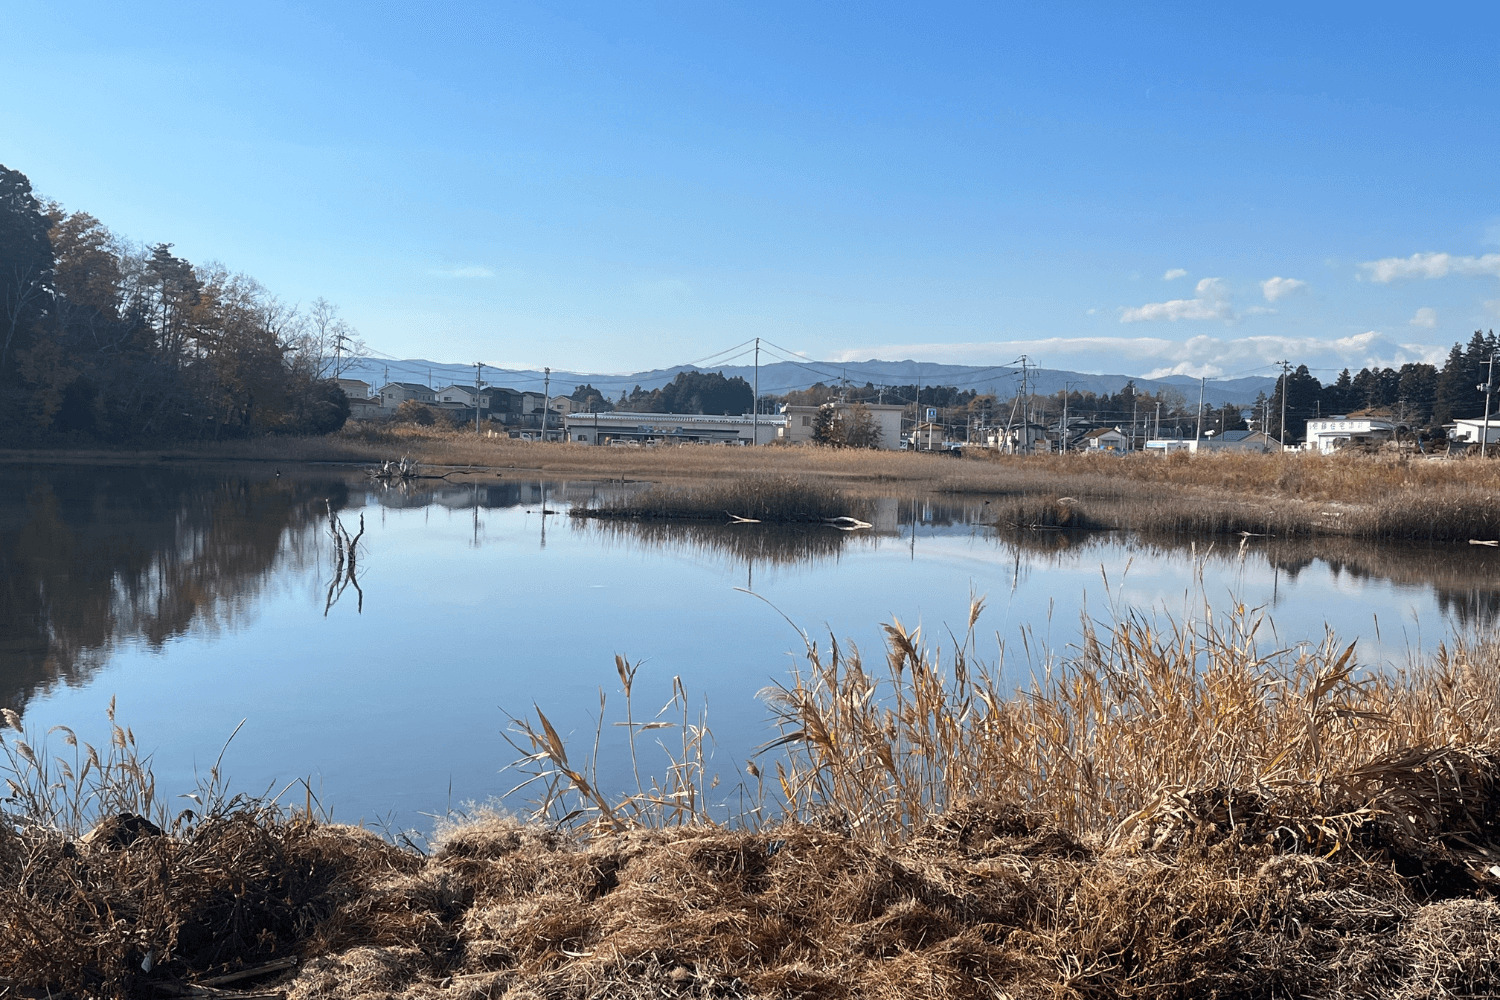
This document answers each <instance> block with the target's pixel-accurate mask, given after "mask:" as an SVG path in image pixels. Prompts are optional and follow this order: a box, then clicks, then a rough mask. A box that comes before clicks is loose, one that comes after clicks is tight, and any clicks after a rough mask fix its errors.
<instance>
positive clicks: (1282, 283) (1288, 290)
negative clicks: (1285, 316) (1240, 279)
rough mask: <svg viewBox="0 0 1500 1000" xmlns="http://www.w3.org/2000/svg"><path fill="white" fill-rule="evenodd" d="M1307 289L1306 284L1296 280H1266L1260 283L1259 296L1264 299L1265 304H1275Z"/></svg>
mask: <svg viewBox="0 0 1500 1000" xmlns="http://www.w3.org/2000/svg"><path fill="white" fill-rule="evenodd" d="M1306 287H1307V282H1305V281H1300V280H1298V279H1297V278H1267V279H1266V280H1265V281H1262V282H1261V283H1260V290H1261V294H1263V295H1264V296H1265V297H1266V301H1267V302H1275V301H1277V300H1279V299H1284V298H1286V297H1287V296H1288V295H1290V294H1292V293H1293V292H1296V291H1300V290H1301V289H1304V288H1306Z"/></svg>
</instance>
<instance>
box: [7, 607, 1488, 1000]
mask: <svg viewBox="0 0 1500 1000" xmlns="http://www.w3.org/2000/svg"><path fill="white" fill-rule="evenodd" d="M978 616H979V611H978V609H977V608H976V609H975V610H974V612H973V614H972V615H971V620H970V629H969V631H968V633H967V634H965V635H963V636H960V637H957V638H949V641H948V644H947V645H948V647H949V648H948V650H947V652H946V655H944V656H940V655H939V653H938V651H937V650H936V648H929V647H927V646H926V645H925V644H924V643H923V641H922V638H921V636H920V635H919V634H917V633H915V632H914V631H909V630H906V629H903V628H902V627H901V626H900V625H899V624H895V623H893V624H892V626H890V628H889V629H888V630H887V648H886V650H885V656H884V658H883V660H882V662H881V664H880V665H879V667H878V668H870V667H867V666H866V665H865V663H864V661H863V659H862V657H860V656H859V655H858V653H857V652H855V651H852V650H845V649H842V648H839V649H834V648H830V649H828V650H826V651H824V650H819V649H814V648H811V647H810V648H809V651H808V662H807V666H806V668H805V670H804V671H803V673H802V676H801V677H800V678H797V679H794V680H793V681H791V682H790V683H789V684H788V685H787V686H786V687H785V688H783V689H781V690H779V691H777V692H776V693H775V694H774V697H773V704H774V705H775V706H776V709H777V711H778V713H779V715H780V717H781V719H782V734H781V736H780V746H778V747H776V748H775V749H773V750H769V751H767V753H766V755H764V756H763V758H762V763H761V767H762V768H763V769H764V770H765V772H766V775H767V781H766V785H767V787H769V788H771V789H773V790H775V789H779V790H780V796H781V798H782V799H783V801H782V802H781V803H780V804H781V805H783V806H784V807H785V811H786V813H787V815H786V817H785V818H775V819H768V820H767V821H766V822H764V823H754V822H752V823H751V824H750V825H749V826H748V827H738V828H732V827H725V826H721V825H715V824H713V823H709V822H706V821H705V819H704V817H705V809H704V807H703V803H704V802H705V801H706V800H705V796H708V795H713V794H718V795H720V796H722V795H723V793H722V792H717V793H715V792H714V791H713V790H712V789H711V787H710V786H711V781H709V780H708V779H707V777H706V772H705V771H704V770H703V767H702V762H703V755H702V746H703V741H702V738H703V733H702V731H701V727H700V726H699V724H698V723H697V722H695V721H694V720H692V719H691V718H690V717H689V716H687V715H681V716H680V717H679V719H678V720H677V721H673V722H672V724H671V725H672V727H673V728H675V729H678V730H680V731H678V732H676V733H675V735H673V742H674V744H675V743H676V742H677V741H678V738H679V737H680V740H681V748H680V749H679V750H676V751H674V754H673V761H672V763H671V766H670V767H669V769H668V773H667V774H665V775H662V776H660V778H659V779H657V780H655V781H653V780H651V778H650V776H649V775H648V776H647V777H646V778H644V779H643V780H642V782H641V791H638V792H637V793H635V794H633V795H631V796H627V797H625V798H624V799H623V800H622V799H611V798H609V797H608V796H606V795H605V794H604V793H602V792H601V791H600V790H599V789H597V788H596V787H594V786H593V785H588V786H587V787H586V788H585V787H583V786H582V785H581V784H580V781H579V780H578V779H582V781H584V782H587V781H588V780H589V779H590V776H591V769H590V766H589V762H588V761H586V760H585V761H578V762H570V761H569V759H568V748H567V747H566V746H564V745H563V743H562V741H561V740H560V739H559V738H558V737H557V734H556V733H555V732H553V731H552V729H551V727H550V726H549V725H547V724H546V722H545V720H544V719H542V718H539V719H538V720H537V722H536V723H533V724H530V725H529V726H526V727H524V728H521V729H519V730H518V731H517V732H516V733H515V734H513V736H514V738H515V739H517V741H518V742H519V743H521V744H522V745H523V747H524V748H526V749H528V750H529V753H528V757H529V761H530V763H529V765H527V766H529V767H531V768H533V769H534V770H535V772H536V774H537V775H538V782H539V785H542V786H545V787H546V788H547V789H549V791H548V793H547V794H546V795H544V796H543V798H544V801H543V803H542V804H543V805H544V806H549V807H552V808H553V809H554V815H559V814H560V815H564V816H571V820H570V822H573V823H575V824H578V826H577V827H576V828H575V829H572V830H568V829H558V828H556V827H555V826H542V825H539V824H536V823H521V822H518V821H516V820H512V819H507V818H501V817H497V816H486V815H480V816H477V817H475V818H473V819H471V820H469V821H468V822H466V823H463V824H460V825H457V826H454V827H450V828H448V829H445V830H443V831H441V832H440V834H439V835H438V837H437V838H436V840H435V842H434V849H433V851H432V852H431V854H430V855H427V856H423V855H419V854H418V853H416V852H415V851H411V850H404V849H399V848H396V847H393V846H391V845H390V844H387V843H384V842H382V841H381V840H379V839H378V838H376V837H374V836H372V835H370V834H368V833H365V832H363V831H358V830H352V829H349V828H342V827H332V826H325V825H319V824H316V823H312V822H310V821H308V820H306V819H305V818H304V819H300V820H287V819H282V818H278V817H276V816H274V815H269V814H264V813H262V814H254V813H242V814H241V816H242V818H239V819H236V818H235V817H234V816H225V817H221V818H220V821H216V822H221V823H222V825H223V826H224V829H225V830H226V831H228V830H230V829H231V828H233V827H232V824H233V823H234V822H239V823H242V824H245V829H246V830H253V832H254V835H253V836H251V835H250V834H249V833H246V832H242V833H234V834H231V833H229V832H224V833H219V832H215V830H214V826H213V825H208V826H205V825H204V824H202V823H196V824H193V825H192V826H191V827H190V828H185V829H183V830H179V831H175V832H171V831H169V833H168V834H165V835H163V836H161V837H146V838H140V839H137V840H134V841H132V842H130V843H125V844H114V845H111V844H101V843H97V842H95V843H89V844H82V843H79V842H78V841H77V840H76V838H74V837H72V836H69V835H67V834H65V833H61V832H56V831H52V830H49V829H47V828H46V825H45V824H31V825H28V824H25V823H20V824H15V823H12V824H7V825H6V826H5V827H4V829H3V831H0V870H3V871H0V874H3V882H0V885H3V890H0V891H3V893H4V897H3V898H0V914H6V915H10V914H14V913H18V912H21V909H20V907H23V906H25V907H30V909H29V910H26V912H28V913H32V914H34V917H33V918H29V919H34V921H35V926H38V927H40V926H43V923H44V917H48V916H51V917H52V919H54V921H55V924H54V925H55V927H56V928H57V930H58V932H59V935H60V936H59V937H58V938H57V939H56V940H59V941H64V942H84V943H86V944H88V945H89V946H91V947H94V949H95V950H93V951H89V950H88V949H87V948H86V947H81V946H80V947H75V948H74V950H73V951H71V952H68V954H70V955H72V956H74V957H73V958H71V959H70V960H69V962H68V963H63V962H60V961H57V960H52V961H53V962H54V964H53V965H51V966H47V965H40V966H39V965H33V964H27V962H23V961H19V960H17V958H16V956H18V955H20V954H21V952H20V951H19V947H20V946H21V945H22V944H24V943H25V941H24V937H23V935H22V932H21V931H20V930H18V928H21V927H22V926H23V924H22V922H21V921H18V920H16V919H15V918H14V917H9V919H7V917H0V979H6V978H8V979H11V980H13V981H16V982H18V983H20V984H22V987H21V990H22V992H20V994H19V995H42V991H43V990H44V989H46V988H50V989H51V990H52V995H58V994H59V992H65V993H69V994H71V995H84V994H89V995H100V994H117V995H137V996H148V995H153V991H154V990H156V989H157V988H158V987H159V986H160V985H161V984H162V983H167V982H174V981H175V982H184V981H201V977H204V976H207V975H211V974H212V973H214V972H218V971H222V970H224V969H227V968H232V967H234V966H235V965H236V964H237V963H240V964H249V963H253V962H256V961H264V960H266V959H268V958H272V957H277V956H281V955H289V954H294V955H296V956H298V957H299V958H300V959H301V965H300V967H299V968H298V969H297V970H296V971H295V972H294V973H289V974H285V975H284V976H283V978H282V980H281V982H280V986H279V988H281V989H284V990H286V991H287V992H288V995H290V996H292V997H295V998H299V1000H303V998H305V1000H314V998H327V1000H335V998H337V1000H343V998H353V997H369V996H374V997H410V998H418V997H512V998H522V997H525V998H535V997H580V998H582V997H647V996H651V997H661V996H668V997H674V996H695V997H706V996H723V997H739V996H743V997H882V998H885V997H889V998H897V997H920V998H934V1000H936V998H979V997H985V998H993V997H997V996H1011V997H1016V998H1020V997H1081V998H1082V997H1087V998H1101V1000H1102V998H1107V997H1141V998H1146V997H1183V998H1187V997H1203V996H1219V997H1265V998H1273V997H1278V998H1279V997H1306V996H1320V997H1322V996H1327V997H1356V996H1358V997H1392V998H1396V997H1401V998H1416V997H1450V996H1488V995H1493V994H1494V993H1496V992H1497V991H1500V906H1497V905H1496V903H1495V902H1494V898H1493V893H1494V890H1495V889H1496V888H1497V887H1500V879H1497V877H1496V875H1495V873H1494V872H1493V871H1492V868H1493V867H1494V866H1495V865H1496V864H1497V862H1500V856H1497V852H1500V835H1497V831H1496V826H1495V824H1496V821H1497V818H1500V815H1497V813H1500V796H1497V793H1500V786H1497V781H1500V750H1497V741H1496V733H1497V730H1496V722H1497V721H1500V715H1497V706H1500V692H1497V684H1500V682H1497V680H1496V678H1497V677H1500V670H1497V668H1500V645H1497V644H1496V643H1495V641H1494V640H1492V639H1489V640H1485V641H1481V642H1475V643H1468V644H1459V645H1456V646H1455V647H1453V648H1451V649H1447V650H1441V651H1439V653H1438V654H1437V655H1436V656H1434V657H1433V658H1431V659H1430V660H1428V661H1427V662H1425V663H1424V664H1422V665H1421V666H1420V667H1416V668H1413V669H1411V670H1409V671H1407V672H1405V673H1401V674H1374V675H1365V674H1363V673H1361V672H1360V671H1359V670H1358V669H1357V667H1356V658H1355V655H1354V653H1353V651H1352V650H1350V649H1349V647H1347V646H1342V645H1340V644H1338V643H1336V642H1334V641H1332V640H1331V639H1328V640H1326V641H1324V642H1321V643H1317V644H1314V645H1311V646H1305V647H1299V648H1296V649H1277V648H1265V649H1262V648H1261V645H1260V636H1261V632H1262V630H1261V627H1260V625H1259V623H1258V619H1257V616H1256V615H1255V614H1254V613H1253V612H1252V611H1249V610H1247V609H1235V610H1234V612H1233V613H1232V614H1231V615H1229V616H1228V617H1227V618H1226V619H1218V618H1211V617H1209V616H1208V615H1206V614H1205V615H1204V616H1203V617H1202V618H1200V619H1199V620H1197V621H1194V622H1176V623H1174V622H1171V621H1164V622H1162V623H1161V627H1157V625H1156V624H1155V623H1153V622H1151V621H1148V620H1146V619H1142V618H1131V619H1127V620H1125V621H1121V622H1119V623H1117V624H1115V625H1114V626H1113V627H1110V628H1099V629H1097V630H1095V631H1094V632H1092V633H1091V634H1090V635H1088V636H1087V638H1086V640H1085V642H1084V643H1083V644H1082V647H1081V649H1080V650H1079V651H1078V652H1077V655H1076V656H1074V657H1071V658H1067V659H1062V658H1058V659H1055V660H1052V661H1050V662H1044V663H1043V664H1042V666H1039V667H1038V676H1037V677H1036V678H1035V680H1034V682H1033V684H1032V685H1031V687H1030V688H1029V689H1028V690H1027V691H1024V692H1019V693H1017V692H1009V691H1003V690H1002V689H1001V687H1000V682H999V679H998V674H997V672H996V671H995V670H994V669H993V668H989V667H985V666H984V665H982V664H980V663H979V662H977V658H976V655H975V652H974V638H973V636H974V629H975V623H976V622H977V620H978ZM619 667H620V673H621V682H622V685H623V686H624V687H625V688H626V689H627V694H628V693H629V689H630V688H632V687H634V686H635V685H636V683H637V682H636V679H635V675H634V672H633V671H632V670H631V669H630V665H629V664H628V663H625V662H623V661H622V662H621V664H619ZM674 693H677V694H678V699H676V700H674V704H677V705H678V706H679V708H680V706H681V705H682V704H685V698H682V697H681V695H680V688H676V689H674ZM627 702H628V698H627ZM628 711H629V709H628V708H627V712H628ZM626 721H627V724H628V725H629V726H630V729H629V732H630V733H631V734H632V735H634V734H636V733H637V732H649V733H650V734H651V735H650V736H648V737H647V739H648V740H649V739H654V738H655V737H656V735H657V734H659V733H666V732H668V730H667V728H666V727H661V728H659V729H651V730H648V729H647V728H646V727H647V726H650V725H653V724H654V723H656V722H657V721H659V720H657V719H654V718H653V719H651V720H648V721H645V722H638V721H636V720H635V718H634V717H633V715H629V714H627V720H626ZM7 745H8V746H11V747H14V740H13V739H12V741H11V742H10V743H9V744H7ZM778 755H779V756H778ZM33 756H35V754H34V752H33ZM10 760H11V764H10V766H11V768H12V770H13V771H14V772H16V773H17V774H18V775H20V774H24V773H27V769H28V767H30V765H28V764H27V763H26V762H25V761H22V760H19V759H18V758H16V757H15V756H14V755H13V756H12V757H11V758H10ZM776 798H777V797H776V796H774V795H773V796H770V797H769V800H768V801H767V802H766V803H765V805H764V808H765V810H766V815H770V814H772V813H774V812H775V809H774V807H775V806H776V805H777V804H778V803H777V801H776ZM12 805H13V804H12ZM13 818H14V817H13ZM234 829H238V828H234ZM235 838H239V839H235ZM236 857H243V859H244V861H243V868H242V869H241V867H239V866H237V865H236V864H235V863H233V859H235V858H236ZM216 866H217V867H216ZM201 873H218V874H216V875H213V876H212V877H209V876H206V875H203V874H201ZM205 878H208V882H207V883H205V882H204V881H202V880H203V879H205ZM213 878H218V879H220V880H222V882H221V886H220V887H233V889H234V892H235V893H238V894H239V897H240V898H243V899H244V900H246V901H247V905H246V906H245V907H244V908H243V910H242V911H241V910H234V909H231V910H215V909H214V908H213V902H214V900H217V899H222V898H224V897H222V896H214V895H212V894H202V895H198V894H195V893H194V892H193V891H186V890H183V891H179V890H176V889H175V888H174V887H176V886H179V885H181V886H185V887H189V889H191V888H192V887H195V886H201V885H204V884H213ZM278 879H281V880H283V881H278ZM142 886H146V887H148V888H150V887H155V888H154V889H152V891H154V892H156V893H157V894H156V895H154V896H153V895H150V893H147V894H146V895H145V896H144V897H143V896H142V893H141V891H140V890H141V887H142ZM174 892H177V893H178V895H174V894H173V893H174ZM282 894H284V896H285V898H286V899H287V900H288V902H287V903H286V904H285V905H284V906H281V907H280V908H279V909H277V908H274V907H273V908H272V909H271V910H263V909H261V908H260V907H261V906H262V905H263V904H264V903H265V902H266V901H268V900H275V899H277V898H279V896H280V895H282ZM231 895H233V894H232V893H231ZM141 898H145V899H147V900H157V899H160V900H163V901H164V902H163V903H162V905H161V906H159V907H156V908H153V906H155V904H154V903H153V904H152V906H142V905H140V904H138V903H136V902H135V900H137V899H141ZM59 901H61V902H59ZM174 907H175V909H174ZM158 914H163V915H167V916H169V917H170V919H169V920H166V921H165V922H163V920H162V919H161V918H159V917H158V916H157V915H158ZM234 920H239V921H240V922H241V923H240V924H235V923H233V921H234ZM216 922H217V926H218V927H219V928H221V929H222V930H228V929H238V931H239V937H238V938H232V937H230V936H228V934H227V933H222V934H217V933H216V934H215V935H213V936H212V939H213V940H239V941H243V942H249V943H248V944H245V945H242V949H243V950H242V951H241V952H240V953H238V954H225V953H220V954H218V955H210V954H208V953H206V952H204V951H202V950H195V948H194V947H188V946H185V945H183V944H182V942H183V941H184V940H188V941H190V942H191V941H201V940H202V938H195V937H192V936H191V935H185V934H184V933H183V929H186V928H204V927H210V928H212V927H215V926H216ZM173 927H176V928H178V931H177V935H178V936H177V939H176V940H177V942H178V943H177V944H175V945H174V944H171V943H170V938H169V937H167V936H164V935H167V934H169V932H170V931H171V929H172V928H173ZM147 949H151V951H147ZM149 953H154V954H155V956H156V961H157V963H158V964H156V965H155V966H154V967H153V968H154V971H152V972H150V973H145V972H142V971H141V969H140V959H141V957H142V955H143V954H149ZM31 954H32V955H38V954H40V955H46V954H49V953H48V952H45V951H42V952H32V953H31ZM257 988H260V989H264V988H265V987H264V986H259V987H257Z"/></svg>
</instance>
